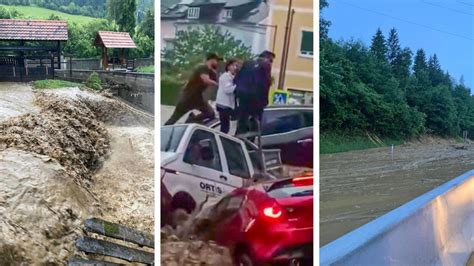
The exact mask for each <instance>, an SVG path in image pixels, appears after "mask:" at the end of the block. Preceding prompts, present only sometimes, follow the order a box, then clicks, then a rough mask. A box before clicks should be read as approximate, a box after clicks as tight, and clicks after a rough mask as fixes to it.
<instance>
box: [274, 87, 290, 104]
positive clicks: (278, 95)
mask: <svg viewBox="0 0 474 266" xmlns="http://www.w3.org/2000/svg"><path fill="white" fill-rule="evenodd" d="M288 96H289V93H288V92H287V91H284V90H274V91H273V92H272V94H271V101H270V103H271V104H272V105H282V104H287V103H288Z"/></svg>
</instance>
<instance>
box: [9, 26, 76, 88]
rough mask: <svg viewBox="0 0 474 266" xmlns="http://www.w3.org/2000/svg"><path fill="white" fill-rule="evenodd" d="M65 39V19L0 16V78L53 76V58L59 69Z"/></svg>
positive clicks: (22, 79)
mask: <svg viewBox="0 0 474 266" xmlns="http://www.w3.org/2000/svg"><path fill="white" fill-rule="evenodd" d="M67 40H68V32H67V23H66V21H58V20H29V19H0V80H11V81H17V80H18V81H28V80H34V79H41V78H45V77H46V78H48V77H50V76H53V77H54V68H55V66H54V61H55V57H56V58H57V68H58V69H59V68H61V59H60V58H61V42H62V41H67ZM27 62H30V63H27ZM45 62H47V63H46V64H44V63H45Z"/></svg>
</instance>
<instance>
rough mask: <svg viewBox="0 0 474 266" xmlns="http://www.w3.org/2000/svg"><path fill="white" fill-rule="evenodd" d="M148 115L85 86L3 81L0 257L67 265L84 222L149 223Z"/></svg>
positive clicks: (9, 261)
mask: <svg viewBox="0 0 474 266" xmlns="http://www.w3.org/2000/svg"><path fill="white" fill-rule="evenodd" d="M153 134H154V128H153V118H152V117H150V116H149V115H146V114H144V113H143V112H140V111H138V110H133V108H131V107H130V106H128V105H126V104H124V103H122V102H121V101H117V100H116V99H114V98H111V97H109V96H108V95H107V94H106V93H104V94H100V93H97V92H94V91H90V90H87V89H84V90H82V89H79V88H67V89H57V90H42V91H36V92H35V91H33V90H32V88H31V87H30V86H29V85H28V84H25V83H0V265H64V264H65V262H66V261H67V259H69V258H71V257H73V256H84V254H83V253H81V252H78V251H77V250H76V248H75V246H74V243H75V240H76V239H77V237H78V236H79V235H81V234H82V227H83V225H82V224H83V221H84V219H86V218H89V217H98V218H103V219H106V220H109V221H111V222H116V223H122V224H125V225H128V226H131V227H133V228H136V229H139V230H143V231H146V232H148V233H152V232H153V220H154V219H153V191H154V189H153V182H154V181H153V172H154V165H153V162H154V151H153V149H154V148H153Z"/></svg>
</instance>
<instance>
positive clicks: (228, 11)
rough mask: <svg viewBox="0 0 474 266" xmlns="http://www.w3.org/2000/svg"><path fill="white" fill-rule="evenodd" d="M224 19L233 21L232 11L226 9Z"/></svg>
mask: <svg viewBox="0 0 474 266" xmlns="http://www.w3.org/2000/svg"><path fill="white" fill-rule="evenodd" d="M224 18H225V19H231V18H232V9H226V10H225V13H224Z"/></svg>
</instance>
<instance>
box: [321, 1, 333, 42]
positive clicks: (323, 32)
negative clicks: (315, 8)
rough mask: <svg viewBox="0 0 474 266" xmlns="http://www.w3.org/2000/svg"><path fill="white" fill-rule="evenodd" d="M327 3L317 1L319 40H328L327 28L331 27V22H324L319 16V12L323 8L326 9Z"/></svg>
mask: <svg viewBox="0 0 474 266" xmlns="http://www.w3.org/2000/svg"><path fill="white" fill-rule="evenodd" d="M328 6H329V3H328V1H327V0H320V1H319V15H320V16H319V38H320V40H325V39H327V38H328V33H329V26H331V22H329V20H325V19H324V18H323V17H322V16H321V12H322V10H323V9H324V8H326V7H328Z"/></svg>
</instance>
